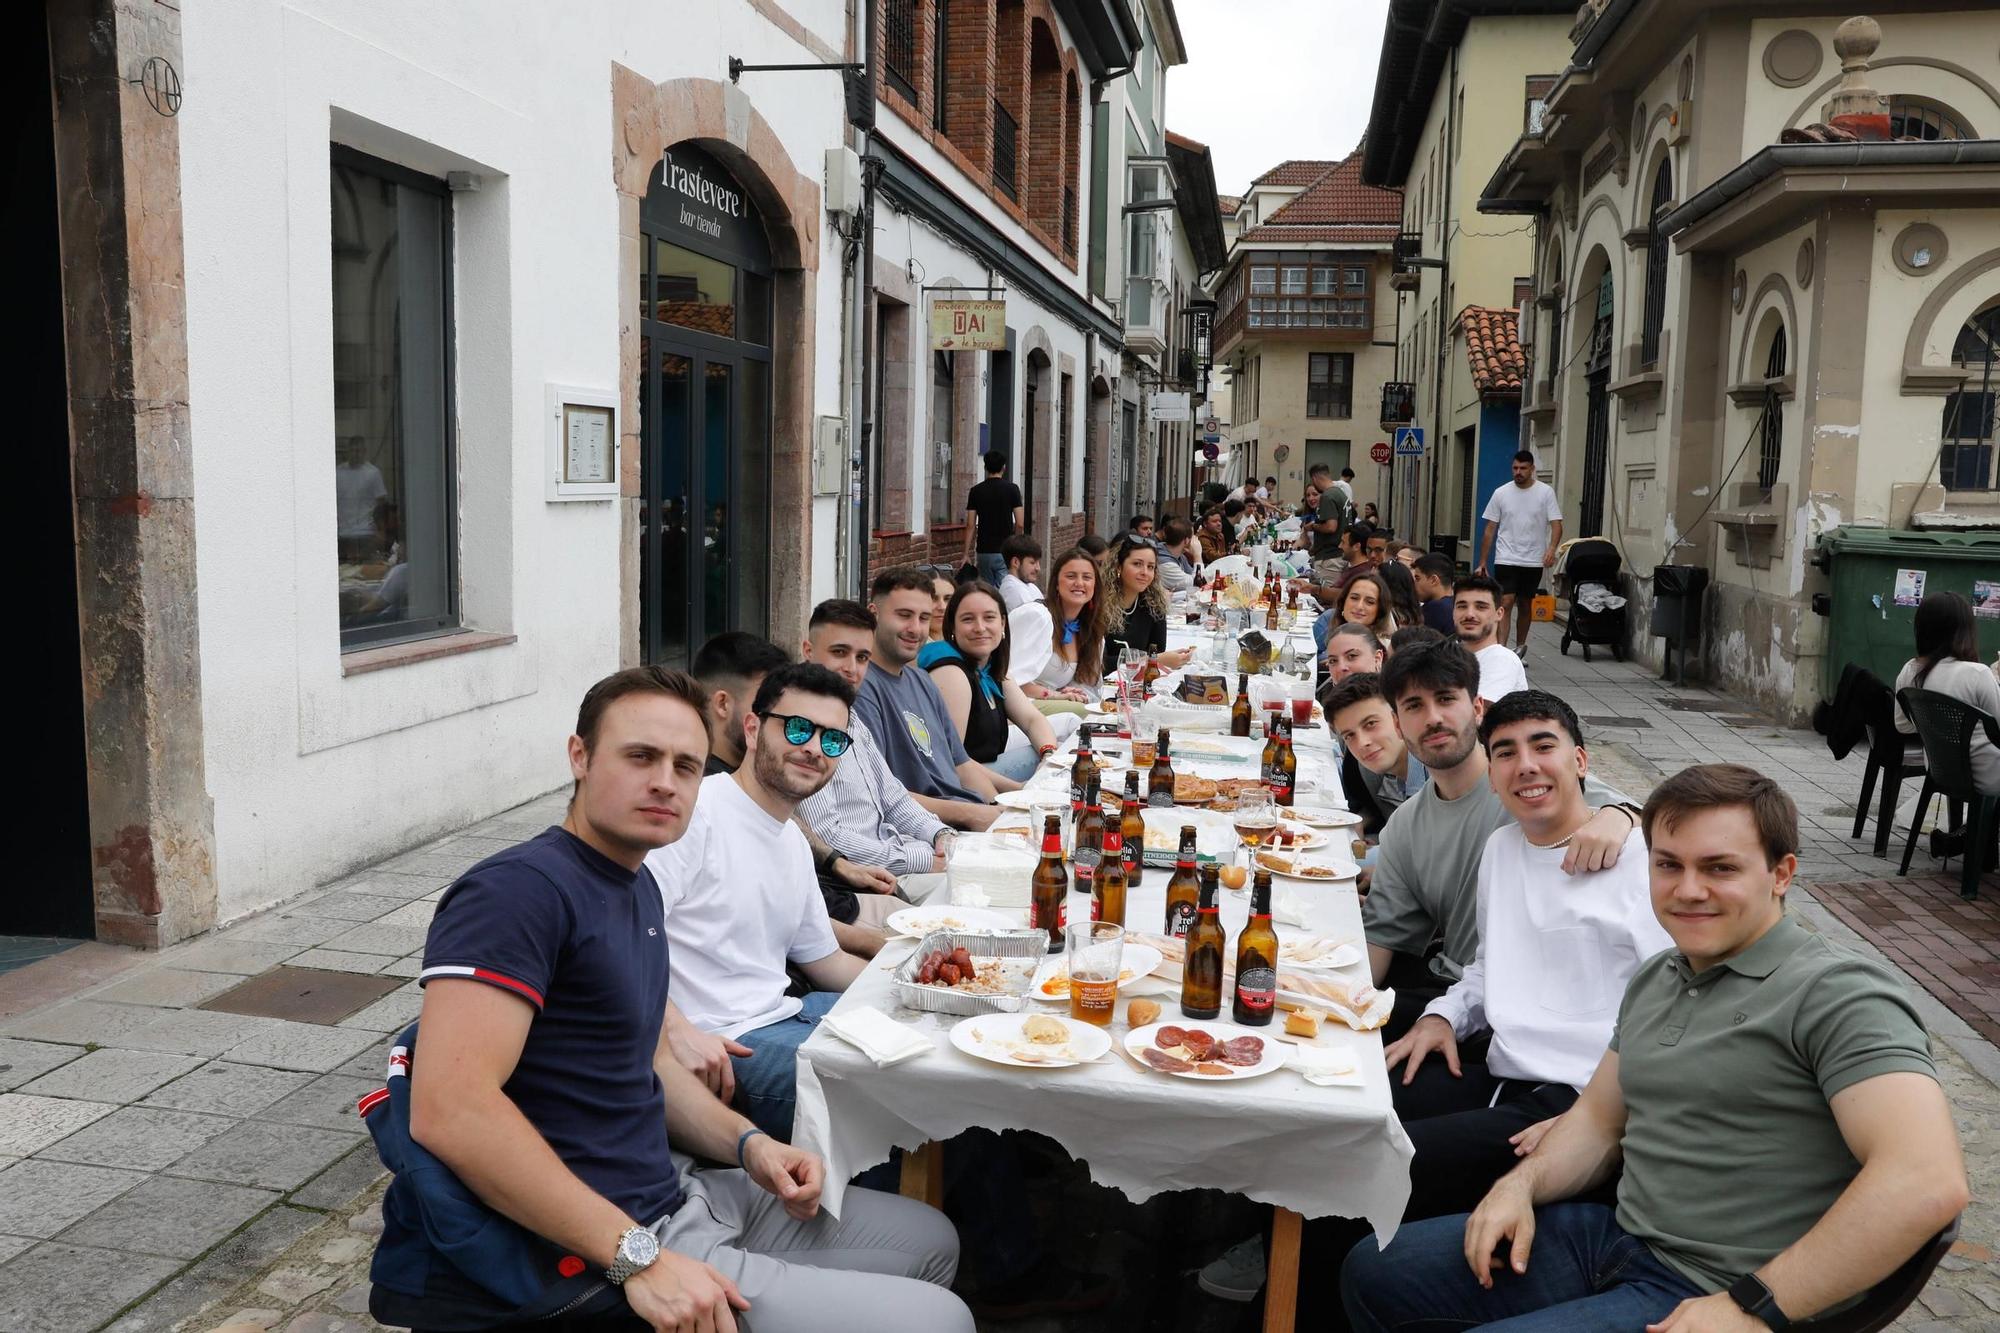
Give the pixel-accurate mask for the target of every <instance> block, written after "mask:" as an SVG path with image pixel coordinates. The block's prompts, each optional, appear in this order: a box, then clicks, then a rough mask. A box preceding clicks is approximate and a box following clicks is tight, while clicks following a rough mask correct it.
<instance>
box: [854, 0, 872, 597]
mask: <svg viewBox="0 0 2000 1333" xmlns="http://www.w3.org/2000/svg"><path fill="white" fill-rule="evenodd" d="M850 3H852V0H850ZM866 3H867V8H866V10H865V15H866V17H865V19H864V20H863V40H862V55H861V60H862V63H863V64H864V65H866V66H867V68H866V69H865V70H863V71H862V78H863V80H864V81H865V83H866V85H867V88H868V96H869V97H871V98H872V97H874V96H875V51H876V40H877V38H876V24H875V8H876V7H875V5H874V3H873V0H866ZM855 137H856V138H857V139H858V140H859V146H858V147H857V148H856V150H855V151H856V152H858V153H859V154H860V155H861V212H860V214H859V215H858V216H857V217H856V218H855V225H856V226H857V227H859V228H860V229H861V247H860V257H859V260H858V262H857V263H856V264H855V269H854V281H853V285H852V286H851V287H850V289H849V294H848V309H849V311H850V316H851V317H850V319H849V321H848V323H849V337H850V338H852V339H853V342H854V347H855V362H856V365H857V370H856V373H855V377H854V417H853V418H852V419H853V420H855V421H856V422H858V423H859V424H858V426H857V428H856V429H855V431H854V438H853V443H852V445H851V446H850V449H849V455H850V457H851V458H852V460H853V468H854V471H853V474H852V476H851V477H850V479H849V482H848V502H847V513H848V523H849V533H848V545H847V548H846V549H847V551H848V553H849V556H848V558H849V560H850V561H851V562H852V563H851V567H850V569H849V571H848V573H849V578H850V580H851V581H850V582H849V583H848V584H847V587H848V589H849V591H850V593H851V594H852V595H853V596H855V597H857V598H858V597H860V595H861V592H860V587H861V582H862V579H863V577H864V575H865V572H866V570H867V568H868V538H869V536H870V533H869V528H870V524H869V522H868V507H869V505H870V504H871V503H872V502H873V500H874V498H875V497H874V495H873V493H872V491H873V485H874V479H875V473H874V468H875V394H874V347H873V345H872V344H873V337H872V334H873V332H874V328H875V182H876V180H877V179H878V177H879V176H880V172H879V171H877V170H875V169H874V168H873V167H871V166H870V164H869V161H868V144H869V139H870V137H871V132H870V131H867V130H860V131H857V132H856V133H855ZM848 251H849V253H850V254H851V253H853V247H852V246H851V245H850V246H849V247H848Z"/></svg>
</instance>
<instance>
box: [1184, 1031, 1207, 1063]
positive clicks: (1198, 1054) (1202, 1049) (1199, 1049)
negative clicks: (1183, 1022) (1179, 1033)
mask: <svg viewBox="0 0 2000 1333" xmlns="http://www.w3.org/2000/svg"><path fill="white" fill-rule="evenodd" d="M1181 1048H1182V1049H1183V1050H1185V1051H1186V1052H1187V1053H1188V1055H1189V1056H1191V1057H1192V1058H1194V1059H1196V1060H1206V1059H1208V1057H1209V1056H1210V1055H1212V1054H1214V1052H1215V1038H1214V1037H1213V1036H1211V1035H1210V1034H1209V1033H1206V1032H1203V1031H1202V1030H1201V1029H1200V1028H1189V1029H1188V1030H1187V1035H1186V1036H1184V1037H1182V1038H1181Z"/></svg>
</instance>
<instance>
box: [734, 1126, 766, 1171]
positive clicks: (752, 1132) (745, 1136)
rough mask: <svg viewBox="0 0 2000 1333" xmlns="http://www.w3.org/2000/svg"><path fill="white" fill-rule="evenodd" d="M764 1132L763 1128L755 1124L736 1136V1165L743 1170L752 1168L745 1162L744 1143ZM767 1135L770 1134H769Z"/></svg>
mask: <svg viewBox="0 0 2000 1333" xmlns="http://www.w3.org/2000/svg"><path fill="white" fill-rule="evenodd" d="M763 1133H764V1131H763V1130H761V1129H759V1128H757V1127H756V1126H755V1125H752V1126H750V1128H748V1129H746V1130H744V1131H743V1132H742V1133H741V1134H738V1135H737V1136H736V1165H737V1166H738V1167H739V1168H741V1169H742V1170H745V1171H748V1170H749V1169H750V1168H749V1167H748V1166H746V1165H744V1162H743V1147H744V1145H745V1144H747V1143H749V1142H750V1140H751V1139H753V1138H755V1137H756V1136H757V1135H759V1134H763ZM766 1137H769V1136H768V1135H767V1136H766Z"/></svg>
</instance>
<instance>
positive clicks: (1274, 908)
mask: <svg viewBox="0 0 2000 1333" xmlns="http://www.w3.org/2000/svg"><path fill="white" fill-rule="evenodd" d="M1308 905H1309V904H1308V903H1307V902H1306V896H1305V895H1304V894H1302V893H1274V894H1272V895H1271V920H1272V921H1273V922H1274V923H1275V924H1277V925H1280V926H1303V925H1306V924H1307V922H1306V908H1307V906H1308Z"/></svg>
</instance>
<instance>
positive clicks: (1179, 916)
mask: <svg viewBox="0 0 2000 1333" xmlns="http://www.w3.org/2000/svg"><path fill="white" fill-rule="evenodd" d="M1194 862H1195V856H1194V825H1192V824H1183V825H1181V850H1180V854H1179V855H1178V856H1176V857H1175V858H1174V873H1173V875H1172V876H1171V877H1170V878H1169V879H1168V880H1167V934H1169V935H1171V936H1172V937H1173V938H1175V939H1177V940H1178V939H1186V938H1187V933H1188V930H1189V928H1190V927H1192V926H1193V925H1194V914H1195V911H1196V907H1197V900H1198V899H1199V897H1200V893H1201V880H1200V879H1199V877H1197V876H1196V874H1195V872H1194V869H1195V868H1194Z"/></svg>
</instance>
